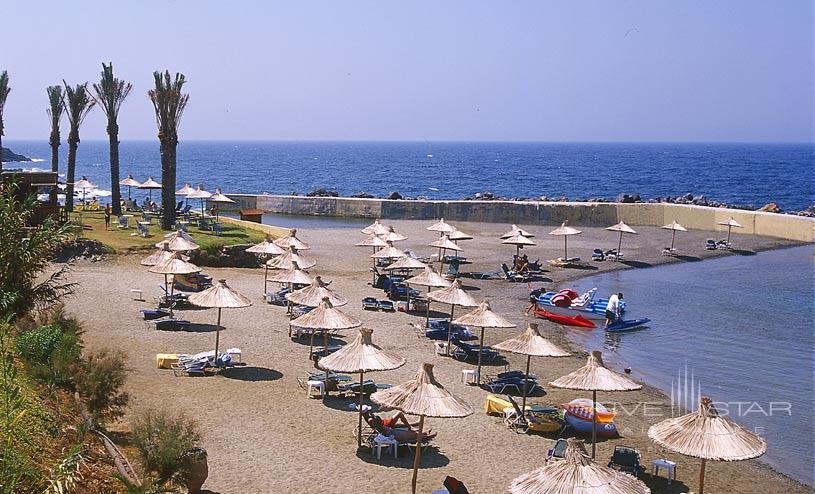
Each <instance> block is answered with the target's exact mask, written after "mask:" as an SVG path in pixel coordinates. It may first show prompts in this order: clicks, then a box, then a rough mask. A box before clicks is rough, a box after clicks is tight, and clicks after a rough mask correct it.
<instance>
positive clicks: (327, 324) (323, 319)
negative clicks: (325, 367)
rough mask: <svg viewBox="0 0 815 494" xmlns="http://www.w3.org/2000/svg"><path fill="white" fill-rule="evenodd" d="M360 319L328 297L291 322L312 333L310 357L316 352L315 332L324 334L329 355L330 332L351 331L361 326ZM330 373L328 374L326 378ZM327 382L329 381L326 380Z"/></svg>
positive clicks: (326, 350)
mask: <svg viewBox="0 0 815 494" xmlns="http://www.w3.org/2000/svg"><path fill="white" fill-rule="evenodd" d="M361 324H362V323H361V322H360V320H359V319H357V318H356V317H353V316H349V315H348V314H346V313H345V312H343V311H341V310H339V309H337V308H335V307H334V306H333V305H331V302H330V301H329V300H328V297H326V298H324V299H323V300H321V301H320V303H319V304H317V307H315V308H314V309H313V310H312V311H310V312H306V313H305V314H303V315H302V316H300V317H298V318H297V319H294V320H292V321H291V325H292V326H297V327H298V328H306V329H310V330H312V331H311V341H310V343H309V355H311V352H312V351H313V350H314V331H315V330H320V331H322V332H323V346H324V347H325V353H326V355H327V354H328V332H329V331H331V330H337V329H351V328H356V327H357V326H359V325H361ZM327 377H328V373H326V378H327ZM326 380H327V379H326Z"/></svg>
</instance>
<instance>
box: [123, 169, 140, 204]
mask: <svg viewBox="0 0 815 494" xmlns="http://www.w3.org/2000/svg"><path fill="white" fill-rule="evenodd" d="M119 185H124V186H125V187H127V198H128V200H129V199H130V188H131V187H138V186H139V185H141V182H139V181H138V180H136V179H135V178H133V174H132V173H128V174H127V176H126V177H125V178H124V179H122V180H121V181H120V182H119Z"/></svg>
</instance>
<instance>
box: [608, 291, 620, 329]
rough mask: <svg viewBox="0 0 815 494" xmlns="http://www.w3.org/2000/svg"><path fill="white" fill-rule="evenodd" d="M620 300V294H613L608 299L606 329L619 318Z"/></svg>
mask: <svg viewBox="0 0 815 494" xmlns="http://www.w3.org/2000/svg"><path fill="white" fill-rule="evenodd" d="M622 299H623V294H622V293H614V294H612V295H611V296H610V297H609V298H608V305H607V306H606V327H608V325H609V324H611V323H613V322H614V321H616V320H617V318H618V317H620V300H622Z"/></svg>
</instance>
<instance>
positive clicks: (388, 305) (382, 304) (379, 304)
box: [376, 300, 396, 312]
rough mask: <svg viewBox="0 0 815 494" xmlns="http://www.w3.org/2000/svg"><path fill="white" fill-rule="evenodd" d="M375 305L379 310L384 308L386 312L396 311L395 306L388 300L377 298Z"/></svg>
mask: <svg viewBox="0 0 815 494" xmlns="http://www.w3.org/2000/svg"><path fill="white" fill-rule="evenodd" d="M376 305H377V308H378V309H379V310H384V311H386V312H396V307H395V306H394V305H393V302H391V301H390V300H379V301H378V302H377V303H376Z"/></svg>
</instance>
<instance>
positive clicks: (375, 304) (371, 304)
mask: <svg viewBox="0 0 815 494" xmlns="http://www.w3.org/2000/svg"><path fill="white" fill-rule="evenodd" d="M362 308H363V309H364V310H379V301H378V300H377V299H375V298H374V297H365V298H364V299H362Z"/></svg>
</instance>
